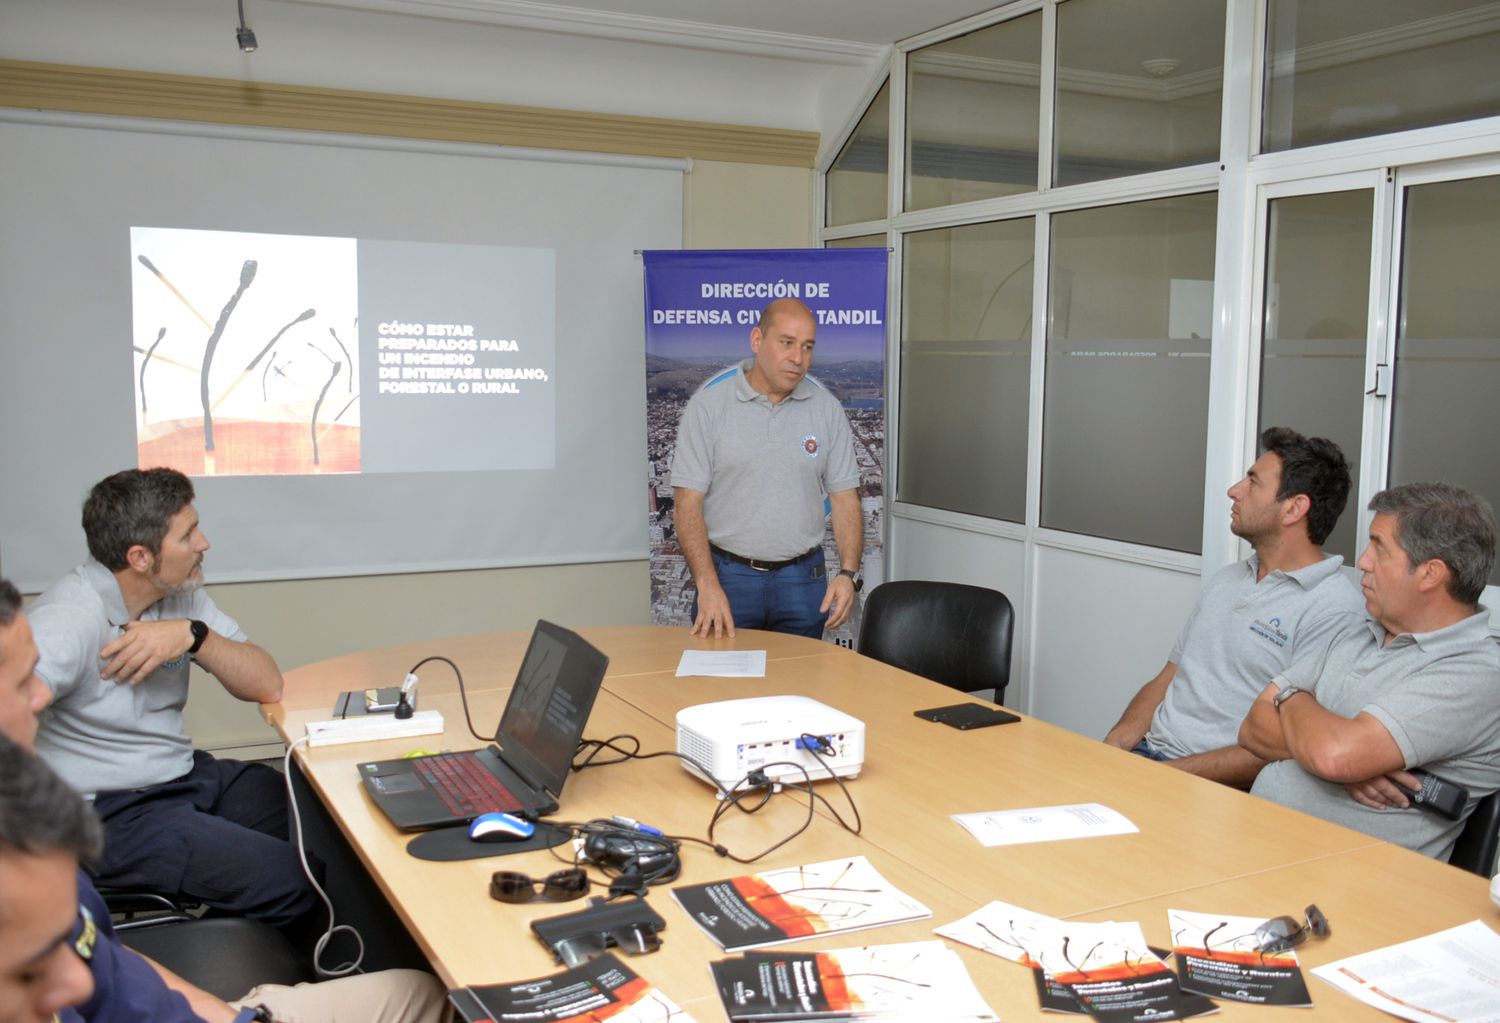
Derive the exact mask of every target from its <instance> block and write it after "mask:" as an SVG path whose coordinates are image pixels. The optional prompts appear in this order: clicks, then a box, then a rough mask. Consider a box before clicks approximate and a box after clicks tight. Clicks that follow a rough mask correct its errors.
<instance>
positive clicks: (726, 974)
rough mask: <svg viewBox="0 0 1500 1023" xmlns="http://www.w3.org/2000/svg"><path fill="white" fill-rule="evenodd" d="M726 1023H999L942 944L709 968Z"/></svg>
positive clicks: (786, 955) (757, 958)
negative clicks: (896, 1022) (859, 1022)
mask: <svg viewBox="0 0 1500 1023" xmlns="http://www.w3.org/2000/svg"><path fill="white" fill-rule="evenodd" d="M709 968H710V969H711V970H712V971H713V975H714V983H715V985H716V986H717V987H718V990H719V998H720V999H721V1000H722V1001H723V1003H724V1011H725V1013H726V1014H727V1015H728V1016H729V1019H730V1023H800V1021H803V1020H853V1019H868V1020H880V1019H892V1020H893V1019H902V1020H938V1019H940V1020H945V1021H950V1023H999V1020H1000V1017H998V1016H996V1015H995V1013H994V1012H993V1011H992V1010H991V1009H990V1007H989V1006H988V1005H986V1004H985V1001H984V998H983V997H982V996H981V995H980V994H979V991H978V990H977V989H976V988H975V987H974V982H973V981H972V980H971V979H970V978H969V971H968V970H966V969H964V964H963V960H961V959H960V958H959V956H958V953H957V952H954V951H953V950H952V949H950V948H948V947H947V946H946V945H944V944H943V943H942V942H941V941H909V942H902V943H899V944H892V945H866V946H864V947H862V948H840V949H830V950H827V951H822V952H786V951H772V952H747V953H745V954H744V955H743V956H741V957H739V958H738V959H723V960H720V961H719V962H716V963H710V964H709Z"/></svg>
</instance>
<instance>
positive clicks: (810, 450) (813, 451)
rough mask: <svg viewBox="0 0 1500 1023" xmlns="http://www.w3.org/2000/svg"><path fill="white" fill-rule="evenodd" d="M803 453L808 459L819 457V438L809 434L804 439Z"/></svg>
mask: <svg viewBox="0 0 1500 1023" xmlns="http://www.w3.org/2000/svg"><path fill="white" fill-rule="evenodd" d="M802 451H803V453H804V454H806V455H807V457H808V458H817V457H818V438H816V437H814V436H813V435H812V434H808V435H807V436H806V437H803V438H802Z"/></svg>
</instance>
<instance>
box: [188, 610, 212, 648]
mask: <svg viewBox="0 0 1500 1023" xmlns="http://www.w3.org/2000/svg"><path fill="white" fill-rule="evenodd" d="M188 628H189V629H191V630H192V632H193V645H192V646H190V647H188V651H187V652H188V656H189V657H191V656H193V655H194V654H196V653H197V652H198V648H199V647H201V646H203V641H204V640H205V639H207V638H208V624H207V623H206V622H200V621H199V620H198V619H196V618H189V619H188Z"/></svg>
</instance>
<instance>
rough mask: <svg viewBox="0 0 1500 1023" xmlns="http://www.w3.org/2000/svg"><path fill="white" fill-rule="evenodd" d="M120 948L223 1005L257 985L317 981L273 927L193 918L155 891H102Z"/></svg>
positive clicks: (253, 922)
mask: <svg viewBox="0 0 1500 1023" xmlns="http://www.w3.org/2000/svg"><path fill="white" fill-rule="evenodd" d="M99 894H100V896H101V897H102V898H103V899H104V904H105V905H106V906H108V907H109V910H110V917H111V919H112V920H113V921H114V927H115V936H116V937H118V938H119V939H120V944H122V945H124V946H125V947H126V948H129V949H133V950H134V951H136V952H139V953H140V954H141V955H144V956H149V957H150V958H152V959H154V960H156V961H157V962H158V963H160V964H161V965H163V966H165V967H166V968H167V969H169V970H171V971H172V972H173V973H175V974H177V975H178V976H179V977H182V978H183V979H185V980H187V981H189V982H191V983H193V984H196V985H197V986H198V987H201V988H202V989H203V990H205V991H207V992H209V993H210V994H214V995H217V996H218V997H220V998H222V999H224V1000H225V1001H226V1002H227V1001H232V1000H234V999H236V998H239V997H241V996H243V995H244V994H245V992H247V991H249V990H250V989H251V988H253V987H255V986H256V985H257V984H287V985H292V984H301V983H303V982H304V981H312V980H317V979H318V978H317V974H316V972H315V971H314V970H313V967H312V963H310V962H309V961H308V960H307V959H306V957H304V956H303V955H302V954H301V953H300V952H298V951H297V950H296V948H295V947H293V945H292V943H291V942H290V941H288V940H287V938H286V936H285V935H283V934H282V933H281V932H280V931H278V930H277V929H276V928H274V927H272V926H271V925H270V924H267V923H263V922H261V921H259V920H249V919H246V918H244V917H232V916H222V917H197V916H195V915H194V914H193V911H192V909H191V908H190V907H188V906H185V905H183V904H182V903H180V902H178V901H176V900H174V899H171V898H169V897H167V896H165V895H161V894H159V893H156V892H147V891H138V890H134V889H121V888H101V889H99Z"/></svg>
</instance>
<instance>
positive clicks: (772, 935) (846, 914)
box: [672, 856, 932, 952]
mask: <svg viewBox="0 0 1500 1023" xmlns="http://www.w3.org/2000/svg"><path fill="white" fill-rule="evenodd" d="M672 897H673V898H674V899H676V900H677V903H678V905H680V906H682V908H683V910H684V911H685V912H686V913H687V915H688V916H690V917H692V918H693V920H694V921H696V922H697V924H698V926H699V927H702V928H703V929H704V930H705V931H707V932H708V936H709V937H710V938H712V939H713V940H714V941H716V942H718V944H719V946H720V947H721V948H723V949H724V950H725V951H726V952H739V951H742V950H744V949H747V948H761V947H763V946H765V945H779V944H782V943H784V942H787V941H796V940H798V939H799V938H812V937H816V936H818V935H820V934H834V933H838V932H841V931H858V930H863V929H865V928H869V927H883V926H884V925H886V924H894V923H902V922H904V921H907V920H921V919H924V918H926V917H930V916H932V910H930V909H928V908H927V907H926V906H924V905H922V904H921V903H920V902H918V901H917V900H915V899H913V898H912V897H911V896H909V895H907V894H905V893H904V892H902V891H900V890H898V889H897V888H895V887H893V886H892V885H891V884H890V882H888V881H887V880H886V879H885V878H884V877H882V876H881V875H880V872H879V871H877V870H876V869H875V868H874V867H872V866H871V865H870V861H869V860H867V859H865V858H864V857H863V856H851V857H848V858H847V859H839V860H829V861H828V862H826V863H812V864H808V865H806V866H802V867H788V868H787V869H785V870H768V871H765V872H763V873H760V874H747V875H744V876H742V877H731V878H729V879H727V880H724V881H712V882H710V883H708V884H690V885H682V886H680V887H677V888H673V889H672Z"/></svg>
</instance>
